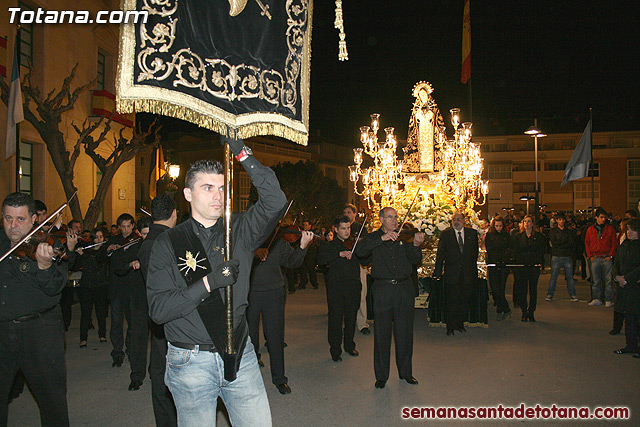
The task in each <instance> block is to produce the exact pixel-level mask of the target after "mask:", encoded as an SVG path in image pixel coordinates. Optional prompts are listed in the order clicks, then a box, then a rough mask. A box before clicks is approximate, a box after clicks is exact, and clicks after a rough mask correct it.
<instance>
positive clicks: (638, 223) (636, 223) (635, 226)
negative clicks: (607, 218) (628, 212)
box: [627, 218, 640, 232]
mask: <svg viewBox="0 0 640 427" xmlns="http://www.w3.org/2000/svg"><path fill="white" fill-rule="evenodd" d="M627 228H630V229H632V230H633V231H635V232H638V231H640V219H638V218H633V219H630V220H629V221H627Z"/></svg>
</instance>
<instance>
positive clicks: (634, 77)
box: [310, 0, 640, 145]
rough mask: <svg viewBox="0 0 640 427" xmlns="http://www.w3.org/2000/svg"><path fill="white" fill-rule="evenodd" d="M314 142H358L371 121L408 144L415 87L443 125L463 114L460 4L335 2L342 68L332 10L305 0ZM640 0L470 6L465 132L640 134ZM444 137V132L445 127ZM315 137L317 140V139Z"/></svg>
mask: <svg viewBox="0 0 640 427" xmlns="http://www.w3.org/2000/svg"><path fill="white" fill-rule="evenodd" d="M314 3H315V4H314V8H315V9H314V16H313V39H312V58H311V111H310V115H311V124H310V127H311V135H312V136H311V142H312V143H313V142H314V141H318V140H320V139H325V138H326V139H327V140H330V141H332V142H337V143H340V144H344V145H355V144H357V143H358V138H359V135H358V128H359V127H360V126H362V125H368V124H369V122H370V119H369V114H370V113H372V112H377V113H380V114H381V127H386V126H394V127H395V128H396V133H397V134H398V135H399V136H400V137H402V138H405V137H406V133H407V127H408V121H409V114H410V109H411V106H412V103H413V97H412V96H411V89H412V88H413V86H414V84H415V83H416V82H418V81H421V80H424V81H428V82H430V83H431V84H432V85H433V86H434V89H435V91H434V93H433V96H434V97H435V99H436V102H437V103H438V106H439V107H440V110H441V111H442V112H443V115H444V118H445V122H446V123H449V113H448V112H449V109H450V108H453V107H459V108H461V109H462V119H463V121H468V120H470V119H471V118H470V117H469V101H468V98H469V92H468V91H469V89H468V86H467V85H463V84H462V83H460V67H461V65H460V62H461V56H462V52H461V50H462V47H461V46H462V17H463V0H456V1H448V0H405V1H390V0H386V1H379V0H369V1H359V0H343V9H344V23H345V31H346V34H347V37H346V40H347V47H348V52H349V61H346V62H340V61H338V59H337V51H338V30H336V29H334V28H333V21H334V8H335V7H334V2H333V1H327V0H324V1H321V0H316V1H315V2H314ZM639 5H640V2H639V1H637V0H634V1H604V0H602V1H589V0H585V1H561V0H556V1H533V0H532V1H513V0H511V1H488V0H486V1H478V0H475V1H474V0H471V57H472V62H471V64H472V65H471V66H472V76H471V83H472V97H473V118H472V121H473V122H474V135H477V136H486V135H504V134H520V133H522V132H523V131H524V130H525V129H526V128H527V127H529V126H530V125H532V124H533V120H534V118H538V125H539V127H541V128H542V129H544V130H545V131H546V132H548V133H559V132H582V130H583V129H584V127H585V125H586V123H587V121H588V117H589V108H590V107H591V108H593V119H594V122H593V130H594V132H598V131H613V130H639V129H640V123H639V122H638V121H639V120H640V111H639V110H640V100H639V96H640V83H639V77H640V17H639V9H640V6H639ZM448 133H451V129H450V128H449V129H448ZM318 136H320V137H322V138H318Z"/></svg>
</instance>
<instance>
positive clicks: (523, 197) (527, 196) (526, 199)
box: [520, 194, 535, 215]
mask: <svg viewBox="0 0 640 427" xmlns="http://www.w3.org/2000/svg"><path fill="white" fill-rule="evenodd" d="M520 200H522V201H523V202H527V215H529V202H530V201H531V200H535V197H529V195H528V194H527V195H526V196H522V197H520Z"/></svg>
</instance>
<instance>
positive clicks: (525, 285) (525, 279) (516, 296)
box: [513, 267, 540, 313]
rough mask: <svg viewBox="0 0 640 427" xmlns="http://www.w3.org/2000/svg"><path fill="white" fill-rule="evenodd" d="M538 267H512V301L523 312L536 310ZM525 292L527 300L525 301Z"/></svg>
mask: <svg viewBox="0 0 640 427" xmlns="http://www.w3.org/2000/svg"><path fill="white" fill-rule="evenodd" d="M538 278H540V269H539V268H538V267H517V268H514V269H513V303H514V304H515V305H517V306H518V307H520V309H521V310H522V312H523V313H533V312H534V311H536V306H537V301H538ZM527 293H528V294H529V301H528V303H527Z"/></svg>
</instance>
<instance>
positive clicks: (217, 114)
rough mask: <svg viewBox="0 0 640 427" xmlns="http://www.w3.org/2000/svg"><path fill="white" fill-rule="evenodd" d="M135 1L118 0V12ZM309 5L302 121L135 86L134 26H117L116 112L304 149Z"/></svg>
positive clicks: (310, 7)
mask: <svg viewBox="0 0 640 427" xmlns="http://www.w3.org/2000/svg"><path fill="white" fill-rule="evenodd" d="M135 8H136V0H122V2H121V9H122V10H135ZM312 16H313V1H312V0H309V1H308V11H307V30H306V31H305V37H304V46H303V48H302V49H303V55H302V69H301V75H300V91H301V94H300V96H301V104H302V121H298V120H293V119H290V118H288V117H286V116H284V115H282V114H278V113H268V112H256V113H246V114H241V115H239V116H236V115H234V114H232V113H229V112H227V111H225V110H223V109H221V108H219V107H216V106H214V105H211V104H209V103H207V102H205V101H203V100H200V99H198V98H195V97H193V96H190V95H187V94H184V93H180V92H174V91H171V90H168V89H165V88H158V87H152V86H147V85H136V84H135V82H134V78H135V74H134V70H135V68H134V65H135V60H136V55H135V47H136V37H135V26H134V24H123V25H121V26H120V50H119V53H118V55H119V58H118V73H117V75H116V109H117V111H118V112H120V113H131V112H134V111H144V112H148V113H152V114H161V115H166V116H171V117H175V118H178V119H182V120H186V121H189V122H191V123H194V124H196V125H198V126H201V127H204V128H207V129H210V130H212V131H214V132H217V133H220V134H222V135H226V136H235V137H239V138H242V139H246V138H250V137H252V136H258V135H273V136H278V137H282V138H286V139H289V140H291V141H293V142H295V143H297V144H301V145H307V143H308V139H309V100H310V74H311V73H310V70H311V67H310V61H311V32H312Z"/></svg>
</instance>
